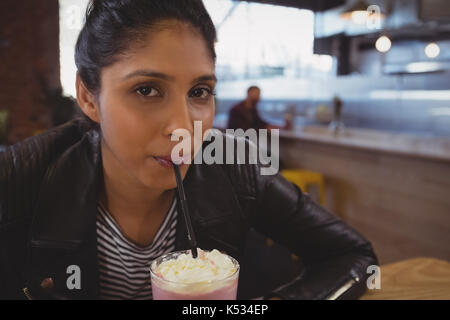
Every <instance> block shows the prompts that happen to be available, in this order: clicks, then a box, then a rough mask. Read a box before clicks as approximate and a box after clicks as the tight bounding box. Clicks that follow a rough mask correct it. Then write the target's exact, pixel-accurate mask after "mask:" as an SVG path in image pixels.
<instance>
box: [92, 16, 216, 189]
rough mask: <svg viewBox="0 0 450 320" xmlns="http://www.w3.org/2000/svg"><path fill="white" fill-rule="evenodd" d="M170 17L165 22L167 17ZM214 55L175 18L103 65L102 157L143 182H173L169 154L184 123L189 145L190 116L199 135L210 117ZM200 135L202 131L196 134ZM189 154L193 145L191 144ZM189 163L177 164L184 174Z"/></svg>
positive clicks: (169, 185)
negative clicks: (166, 160) (199, 127)
mask: <svg viewBox="0 0 450 320" xmlns="http://www.w3.org/2000/svg"><path fill="white" fill-rule="evenodd" d="M167 23H169V22H167ZM215 84H216V80H215V76H214V61H213V59H212V58H211V55H210V53H209V51H208V48H207V46H206V43H205V40H204V39H203V38H202V36H201V35H200V34H199V33H197V32H196V31H195V30H194V29H192V27H190V26H189V25H186V24H182V23H179V22H178V23H177V22H173V23H171V24H169V27H167V28H164V29H162V30H161V29H160V30H158V31H150V32H149V33H148V34H147V36H146V38H145V39H144V40H143V41H140V42H139V44H136V46H135V47H133V48H131V50H129V51H128V52H127V53H126V55H125V56H124V57H122V58H121V59H120V60H119V61H118V62H116V63H114V64H112V65H110V66H108V67H106V68H104V69H103V70H102V73H101V90H100V94H99V98H98V103H99V117H100V126H101V130H102V135H103V141H102V144H103V148H102V150H104V151H103V154H104V155H103V158H104V159H105V156H108V157H109V158H110V159H108V161H111V167H113V168H115V169H117V170H122V172H125V173H126V175H127V176H129V177H130V178H131V179H133V180H134V181H135V182H137V183H139V184H142V185H143V186H144V187H148V188H157V189H164V190H168V189H171V188H174V187H176V180H175V176H174V173H173V169H172V168H171V167H168V166H165V165H164V162H161V161H159V160H158V158H159V157H170V155H171V152H172V148H173V147H174V146H175V145H176V144H178V143H179V142H178V141H171V134H172V132H173V131H174V130H176V129H186V130H188V131H189V132H190V134H191V137H192V139H191V141H192V145H193V140H194V137H193V132H194V130H193V128H194V121H201V122H202V131H203V132H202V136H203V134H204V131H206V130H207V129H210V128H211V126H212V122H213V118H214V96H213V95H212V93H213V92H214V88H215ZM200 139H201V137H200ZM191 154H192V157H191V159H192V158H193V155H194V150H193V148H191ZM188 166H189V165H188V164H184V165H182V166H180V170H181V174H182V176H183V177H184V176H185V175H186V172H187V169H188Z"/></svg>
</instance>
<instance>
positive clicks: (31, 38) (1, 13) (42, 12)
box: [0, 0, 61, 143]
mask: <svg viewBox="0 0 450 320" xmlns="http://www.w3.org/2000/svg"><path fill="white" fill-rule="evenodd" d="M58 38H59V7H58V0H39V1H36V0H20V1H17V0H1V1H0V110H4V109H6V110H8V111H9V130H8V131H9V133H8V143H15V142H17V141H20V140H22V139H24V138H26V137H28V136H31V135H33V133H35V132H36V131H38V130H45V129H47V128H49V126H50V125H51V120H50V109H49V107H48V105H47V103H46V102H45V95H44V93H43V90H42V87H41V84H40V80H39V79H42V80H43V81H44V82H45V83H46V84H47V85H48V86H49V88H50V89H53V90H54V89H56V88H59V87H61V84H60V80H59V39H58Z"/></svg>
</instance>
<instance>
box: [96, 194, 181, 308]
mask: <svg viewBox="0 0 450 320" xmlns="http://www.w3.org/2000/svg"><path fill="white" fill-rule="evenodd" d="M97 209H98V213H97V251H98V263H99V278H100V279H99V280H100V298H101V299H152V289H151V283H150V265H151V263H152V261H153V260H154V259H156V258H158V257H159V256H161V255H163V254H165V253H168V252H172V251H174V250H175V234H176V225H177V210H176V198H174V199H173V201H172V204H171V206H170V209H169V210H168V212H167V214H166V216H165V218H164V221H163V223H162V224H161V226H160V227H159V229H158V231H157V233H156V235H155V238H154V239H153V242H152V243H151V244H150V245H148V246H146V247H142V246H139V245H137V244H135V243H133V242H132V241H130V240H129V239H127V238H126V237H125V236H124V235H123V233H122V232H121V230H120V227H119V225H118V224H117V222H116V221H115V220H114V218H113V217H112V216H111V215H110V213H109V212H108V211H107V210H106V209H105V208H104V207H103V205H102V204H101V203H99V204H98V206H97Z"/></svg>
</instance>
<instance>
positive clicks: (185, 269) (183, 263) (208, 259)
mask: <svg viewBox="0 0 450 320" xmlns="http://www.w3.org/2000/svg"><path fill="white" fill-rule="evenodd" d="M197 250H198V257H197V258H196V259H195V258H193V257H192V254H191V252H190V251H189V253H187V254H185V253H183V254H181V255H179V256H178V257H177V258H176V259H172V260H168V261H164V262H162V263H161V264H160V265H159V266H156V262H153V268H152V269H153V272H154V273H155V274H156V275H157V276H158V277H160V278H162V279H164V280H167V281H171V282H176V283H185V284H189V283H211V282H214V281H217V280H223V279H226V278H228V277H229V276H231V275H233V274H234V273H235V272H236V269H237V267H236V266H235V264H234V263H233V262H232V261H231V259H230V258H229V257H228V256H227V255H226V254H222V253H220V251H218V250H216V249H214V250H212V251H203V250H201V249H200V248H198V249H197Z"/></svg>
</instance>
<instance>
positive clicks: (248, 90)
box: [247, 86, 261, 93]
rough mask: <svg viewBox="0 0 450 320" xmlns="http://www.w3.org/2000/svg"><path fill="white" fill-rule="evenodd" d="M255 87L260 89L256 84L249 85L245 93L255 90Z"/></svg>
mask: <svg viewBox="0 0 450 320" xmlns="http://www.w3.org/2000/svg"><path fill="white" fill-rule="evenodd" d="M255 89H258V90H260V91H261V89H260V88H259V87H258V86H250V87H248V89H247V93H250V91H252V90H255Z"/></svg>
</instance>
